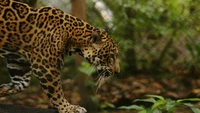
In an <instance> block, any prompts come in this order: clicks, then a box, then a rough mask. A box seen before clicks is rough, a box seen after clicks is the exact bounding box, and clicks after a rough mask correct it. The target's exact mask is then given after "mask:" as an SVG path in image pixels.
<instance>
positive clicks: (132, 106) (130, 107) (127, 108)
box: [119, 105, 145, 111]
mask: <svg viewBox="0 0 200 113" xmlns="http://www.w3.org/2000/svg"><path fill="white" fill-rule="evenodd" d="M119 109H126V110H131V109H134V110H138V111H142V110H145V109H144V107H141V106H138V105H130V106H121V107H119Z"/></svg>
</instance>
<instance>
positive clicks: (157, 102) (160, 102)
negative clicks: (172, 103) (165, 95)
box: [152, 100, 165, 110]
mask: <svg viewBox="0 0 200 113" xmlns="http://www.w3.org/2000/svg"><path fill="white" fill-rule="evenodd" d="M163 105H165V101H164V100H158V101H156V102H155V103H154V104H153V106H152V110H154V109H156V108H161V107H163Z"/></svg>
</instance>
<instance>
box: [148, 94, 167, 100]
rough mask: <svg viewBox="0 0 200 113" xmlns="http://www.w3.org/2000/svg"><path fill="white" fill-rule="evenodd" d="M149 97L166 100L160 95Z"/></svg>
mask: <svg viewBox="0 0 200 113" xmlns="http://www.w3.org/2000/svg"><path fill="white" fill-rule="evenodd" d="M147 96H148V97H152V98H157V99H160V100H163V101H164V100H165V99H164V98H163V97H162V96H159V95H147Z"/></svg>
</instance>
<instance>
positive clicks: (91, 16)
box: [0, 0, 200, 77]
mask: <svg viewBox="0 0 200 113" xmlns="http://www.w3.org/2000/svg"><path fill="white" fill-rule="evenodd" d="M199 3H200V1H198V0H167V1H166V0H114V1H113V0H87V1H86V7H87V22H88V23H90V24H92V25H94V26H97V27H99V28H109V29H110V31H109V33H110V34H111V35H112V37H113V38H114V40H116V42H117V44H118V46H119V49H120V66H121V73H120V74H119V75H120V76H124V75H127V76H128V75H135V74H136V73H145V72H152V73H155V72H157V71H159V72H160V71H161V72H172V73H173V71H174V67H176V68H181V69H191V68H193V69H194V68H195V69H198V68H200V36H199V31H200V7H199V6H198V5H199ZM98 4H100V6H103V7H102V8H99V6H98ZM43 5H48V6H55V7H58V8H60V9H62V10H63V11H65V12H68V13H70V12H71V11H70V8H71V6H70V0H65V1H63V0H58V1H51V0H46V1H43V0H38V2H37V7H38V6H43ZM104 12H108V13H107V15H104V16H102V13H104ZM104 14H105V13H104ZM105 16H108V17H109V18H110V19H109V20H106V19H105ZM0 62H3V61H2V60H1V61H0ZM65 63H66V64H65V68H64V69H63V70H64V71H63V72H64V73H65V72H67V74H68V75H69V77H73V76H74V75H75V74H76V73H75V72H74V69H75V68H77V67H76V65H75V63H74V58H71V57H67V58H66V60H65ZM0 66H1V68H0V71H1V72H3V71H4V70H5V68H4V67H5V65H0ZM3 74H4V73H3Z"/></svg>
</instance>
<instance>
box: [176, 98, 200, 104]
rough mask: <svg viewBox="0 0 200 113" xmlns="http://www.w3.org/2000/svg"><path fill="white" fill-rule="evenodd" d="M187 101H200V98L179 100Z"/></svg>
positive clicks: (179, 101)
mask: <svg viewBox="0 0 200 113" xmlns="http://www.w3.org/2000/svg"><path fill="white" fill-rule="evenodd" d="M185 101H200V98H186V99H179V100H177V102H178V103H181V102H185Z"/></svg>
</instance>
